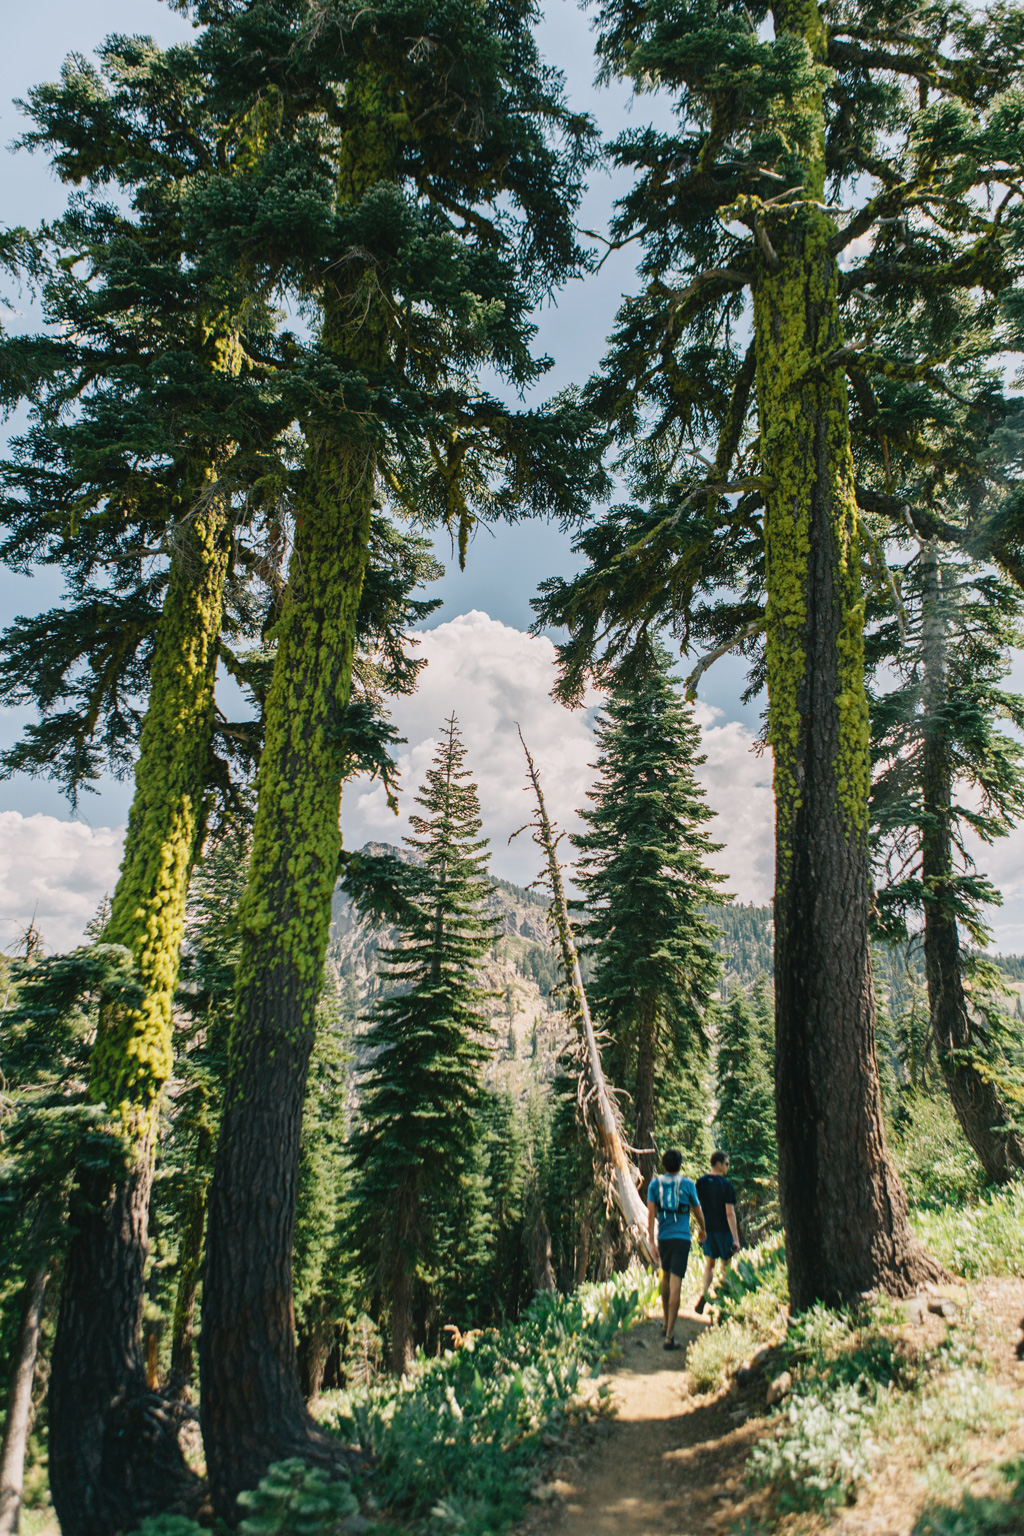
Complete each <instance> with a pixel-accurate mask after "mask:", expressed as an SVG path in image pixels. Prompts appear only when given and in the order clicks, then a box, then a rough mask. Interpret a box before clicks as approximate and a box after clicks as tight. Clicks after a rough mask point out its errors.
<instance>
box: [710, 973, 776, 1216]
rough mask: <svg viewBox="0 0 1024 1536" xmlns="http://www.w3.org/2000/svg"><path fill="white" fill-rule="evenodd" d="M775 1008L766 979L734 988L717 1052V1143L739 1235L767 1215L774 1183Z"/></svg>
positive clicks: (726, 1009) (772, 1198) (768, 1214)
mask: <svg viewBox="0 0 1024 1536" xmlns="http://www.w3.org/2000/svg"><path fill="white" fill-rule="evenodd" d="M773 1015H774V1005H773V998H772V995H771V986H770V983H769V981H768V978H767V977H762V978H760V980H759V981H757V982H755V984H754V987H753V989H752V993H749V994H748V993H747V992H746V990H745V989H744V988H742V987H739V988H737V990H736V991H735V992H734V993H733V995H732V997H731V998H730V999H729V1003H728V1006H727V1007H726V1008H725V1009H724V1010H723V1012H722V1015H721V1017H720V1023H719V1027H718V1039H717V1042H716V1051H715V1096H716V1099H717V1104H718V1108H717V1110H716V1112H715V1140H716V1141H717V1143H718V1145H719V1146H720V1147H721V1148H722V1149H723V1151H726V1152H728V1154H729V1159H730V1166H729V1176H730V1178H731V1179H732V1180H733V1181H734V1183H735V1184H736V1186H737V1190H736V1194H737V1199H738V1210H737V1214H738V1216H739V1219H740V1226H741V1231H742V1235H743V1237H744V1238H745V1239H746V1240H747V1241H749V1239H750V1237H751V1235H752V1233H753V1232H760V1231H761V1230H763V1228H764V1226H765V1224H766V1218H768V1217H769V1216H770V1214H771V1210H772V1206H773V1203H774V1200H775V1196H776V1184H777V1179H778V1150H777V1148H778V1142H777V1137H776V1131H775V1089H774V1085H773V1078H772V1057H773V1054H774V1039H773V1036H774V1018H773Z"/></svg>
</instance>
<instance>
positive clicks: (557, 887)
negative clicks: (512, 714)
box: [509, 725, 654, 1261]
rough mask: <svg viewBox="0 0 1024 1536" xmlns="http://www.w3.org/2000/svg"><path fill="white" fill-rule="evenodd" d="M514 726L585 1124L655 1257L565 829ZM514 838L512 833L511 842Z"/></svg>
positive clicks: (627, 1213)
mask: <svg viewBox="0 0 1024 1536" xmlns="http://www.w3.org/2000/svg"><path fill="white" fill-rule="evenodd" d="M516 730H517V731H518V732H519V740H520V741H521V742H522V745H523V751H524V752H525V753H526V766H527V775H528V777H529V780H530V784H531V785H532V787H533V792H534V795H535V796H536V799H537V809H536V811H535V812H534V815H533V816H532V818H531V819H530V821H528V822H527V823H526V826H528V827H532V829H533V831H532V835H533V841H534V842H535V843H536V844H537V846H538V848H540V849H541V850H542V852H543V854H544V859H545V863H546V865H547V879H548V883H549V885H550V887H551V907H550V909H549V910H550V917H551V921H552V924H553V926H554V929H555V932H556V934H557V937H558V947H559V949H560V951H561V956H562V969H563V970H564V972H565V979H566V983H567V986H568V989H569V1008H568V1013H569V1017H570V1019H571V1020H572V1021H573V1022H574V1024H575V1027H576V1029H577V1031H578V1033H579V1035H580V1037H581V1044H582V1046H583V1063H582V1067H583V1071H582V1080H581V1082H580V1095H579V1097H580V1103H581V1105H582V1106H583V1107H584V1116H583V1118H584V1123H585V1125H586V1129H587V1133H588V1136H589V1138H590V1140H591V1143H592V1144H595V1142H596V1146H597V1147H598V1148H599V1150H600V1153H601V1156H602V1159H603V1162H604V1175H605V1178H606V1180H607V1184H608V1190H609V1193H610V1195H611V1198H612V1200H613V1201H614V1202H615V1204H616V1205H617V1206H618V1208H619V1211H620V1213H621V1215H622V1218H623V1220H624V1222H625V1223H626V1227H627V1229H629V1230H630V1231H631V1233H632V1236H633V1240H634V1242H635V1243H636V1244H637V1246H638V1247H639V1248H640V1250H641V1252H642V1253H644V1254H645V1255H646V1257H647V1258H648V1259H650V1260H652V1261H653V1258H654V1255H653V1254H652V1252H651V1250H650V1247H649V1245H648V1241H647V1212H646V1209H645V1207H644V1204H643V1201H642V1200H641V1199H640V1194H639V1191H638V1189H637V1185H638V1183H639V1181H640V1171H639V1169H638V1168H636V1167H635V1166H634V1164H633V1163H632V1162H631V1161H630V1159H629V1157H628V1156H627V1154H626V1147H625V1142H624V1139H623V1135H622V1127H621V1123H620V1119H619V1115H618V1112H617V1110H616V1108H615V1104H614V1102H613V1099H612V1096H611V1093H610V1092H609V1090H608V1085H607V1082H606V1079H605V1075H604V1071H603V1069H602V1067H601V1052H600V1050H599V1049H598V1044H597V1037H596V1035H595V1034H594V1025H593V1022H592V1020H591V1017H590V1009H589V1007H588V1005H587V995H586V992H585V991H584V989H583V976H582V973H581V971H580V960H579V955H578V953H577V950H576V942H575V940H574V938H573V933H572V925H571V923H570V920H569V907H568V903H567V901H566V899H565V886H564V885H563V883H562V866H561V865H560V864H559V862H558V844H559V843H560V842H561V839H562V836H563V834H562V833H556V832H555V829H554V827H553V825H552V823H551V820H550V817H549V816H548V812H547V806H546V805H545V803H544V793H543V790H542V789H541V787H540V775H539V773H538V771H537V765H536V764H535V763H534V761H533V758H532V757H531V756H530V750H529V748H528V747H527V745H526V742H525V740H524V739H523V732H522V729H521V728H520V727H519V726H518V725H517V726H516ZM522 831H525V827H520V828H519V829H518V831H517V832H513V834H512V837H518V835H519V832H522ZM511 841H512V838H511V837H510V838H509V842H511ZM590 1104H593V1105H594V1106H595V1108H596V1112H597V1113H596V1119H595V1118H592V1117H591V1116H588V1115H587V1114H586V1106H587V1105H590ZM595 1131H596V1136H595Z"/></svg>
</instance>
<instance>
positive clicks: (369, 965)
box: [327, 843, 566, 1093]
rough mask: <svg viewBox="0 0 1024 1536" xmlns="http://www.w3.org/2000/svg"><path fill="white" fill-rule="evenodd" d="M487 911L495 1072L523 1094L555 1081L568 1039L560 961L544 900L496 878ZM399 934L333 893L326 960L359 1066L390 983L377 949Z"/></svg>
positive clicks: (377, 847)
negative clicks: (371, 1015)
mask: <svg viewBox="0 0 1024 1536" xmlns="http://www.w3.org/2000/svg"><path fill="white" fill-rule="evenodd" d="M360 851H361V852H364V853H375V854H382V853H390V854H394V855H396V856H397V857H399V858H403V859H408V858H409V857H410V854H409V852H408V850H404V849H400V848H395V847H393V846H391V845H390V844H388V843H368V844H367V845H366V846H365V848H363V849H361V850H360ZM487 910H488V912H489V914H490V916H491V917H493V918H494V919H495V921H496V923H497V924H498V926H499V932H498V937H497V939H496V940H495V943H494V944H493V946H492V948H491V953H490V956H489V958H488V961H487V964H486V966H485V967H484V971H483V976H482V981H483V985H484V986H485V987H487V988H489V989H490V990H491V991H492V992H493V994H494V997H493V1000H492V1003H491V1013H490V1017H491V1025H492V1028H493V1029H494V1032H495V1045H496V1051H495V1058H494V1063H493V1066H492V1071H491V1074H490V1075H491V1076H492V1078H493V1079H494V1080H495V1081H497V1082H500V1083H501V1084H502V1085H503V1086H507V1087H510V1088H512V1089H513V1090H514V1091H515V1092H517V1093H526V1092H528V1091H529V1090H530V1088H531V1086H534V1085H536V1084H538V1083H542V1082H547V1081H549V1080H550V1079H551V1077H552V1076H553V1075H554V1071H555V1063H556V1060H557V1057H558V1053H559V1051H560V1049H561V1047H562V1045H563V1043H564V1041H565V1031H566V1023H565V1017H564V1014H563V1013H562V1010H561V1008H560V1007H559V1005H558V1002H557V999H555V998H553V997H552V992H553V991H554V988H555V987H556V985H557V983H558V966H557V963H556V961H555V954H554V950H553V948H552V946H551V939H550V935H549V932H548V924H547V916H546V913H547V901H546V899H545V897H544V896H543V895H541V894H539V893H538V892H535V891H527V890H523V889H522V887H521V886H518V885H512V884H511V883H510V882H509V881H508V880H494V881H493V882H492V887H491V894H490V897H489V899H488V902H487ZM397 938H398V933H397V931H396V930H395V929H394V928H390V927H376V926H374V925H373V924H372V923H368V922H366V921H365V920H364V919H362V918H361V917H360V916H359V914H358V913H357V912H356V910H355V908H354V906H353V905H352V902H351V901H350V899H349V898H348V896H346V895H345V893H344V892H343V891H342V890H340V889H338V890H336V891H335V893H334V900H333V902H332V906H331V935H330V940H329V942H328V946H327V964H328V966H329V967H330V969H331V970H332V971H333V972H334V975H335V977H336V979H337V983H338V991H339V994H340V998H341V1004H342V1009H343V1012H344V1014H345V1015H346V1017H347V1019H348V1022H349V1023H350V1025H351V1026H352V1029H353V1037H354V1048H355V1055H356V1061H357V1064H358V1063H359V1061H360V1056H361V1052H360V1038H361V1036H362V1035H363V1034H364V1033H365V1028H366V1026H365V1022H364V1021H363V1019H362V1017H361V1015H363V1014H364V1013H365V1012H366V1010H367V1008H368V1007H369V1006H371V1005H372V1003H373V1001H374V999H375V998H377V997H379V996H381V994H382V993H383V991H384V988H385V986H386V985H387V982H386V977H385V975H384V973H383V972H382V971H381V969H380V966H379V956H380V952H381V950H382V949H386V948H387V947H388V946H389V945H391V944H394V943H395V942H396V940H397Z"/></svg>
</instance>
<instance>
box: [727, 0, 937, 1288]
mask: <svg viewBox="0 0 1024 1536" xmlns="http://www.w3.org/2000/svg"><path fill="white" fill-rule="evenodd" d="M774 16H775V32H776V37H781V36H782V35H783V34H784V33H788V34H790V35H791V36H794V37H796V38H800V39H802V40H803V41H804V42H805V43H806V44H807V46H808V47H809V49H810V51H811V53H812V55H813V56H814V57H816V58H817V59H818V60H819V61H820V60H821V59H823V57H824V48H825V35H824V28H823V26H822V23H821V20H820V17H819V15H818V10H817V6H816V4H815V3H814V0H791V3H788V4H778V5H776V6H775V7H774ZM792 136H793V142H794V144H795V145H799V146H800V154H799V160H798V167H799V173H798V174H802V179H803V193H804V196H803V198H801V199H800V200H799V201H795V202H792V203H789V204H783V205H781V206H779V207H778V208H776V209H774V210H772V212H771V214H770V217H769V216H765V217H764V226H763V228H764V235H765V239H764V241H763V243H762V248H761V252H760V254H759V257H758V263H759V266H758V272H757V276H756V279H755V283H754V321H755V342H756V350H757V391H758V406H759V416H760V428H761V448H762V455H763V464H764V473H765V480H766V497H765V546H766V585H767V597H768V600H767V648H768V649H767V658H768V693H769V739H770V742H771V745H772V748H773V752H774V760H775V770H774V784H775V804H776V872H775V995H776V1103H777V1116H778V1134H779V1186H780V1189H779V1192H780V1200H781V1205H782V1213H783V1220H784V1225H785V1233H786V1255H787V1263H788V1268H789V1288H790V1304H791V1306H792V1307H793V1308H794V1310H797V1311H799V1310H802V1309H803V1308H806V1307H808V1306H810V1305H811V1304H812V1303H813V1302H815V1301H818V1300H820V1301H824V1302H827V1303H835V1302H838V1301H840V1300H841V1299H842V1298H844V1297H849V1296H851V1295H853V1294H855V1293H857V1292H860V1291H866V1290H870V1289H872V1288H879V1289H883V1290H886V1291H889V1292H891V1293H893V1294H896V1295H906V1294H908V1293H910V1292H912V1291H913V1290H914V1288H915V1287H916V1286H917V1285H918V1284H919V1283H920V1282H921V1281H923V1280H925V1279H927V1278H930V1277H934V1276H936V1275H937V1274H938V1269H937V1267H936V1266H935V1265H933V1264H932V1262H931V1261H930V1260H929V1259H928V1258H927V1256H926V1255H925V1253H924V1252H923V1250H922V1249H921V1248H920V1246H919V1245H918V1244H917V1243H916V1241H915V1240H914V1238H913V1237H912V1235H911V1232H910V1227H909V1222H908V1209H907V1200H906V1196H905V1194H904V1191H903V1188H902V1185H901V1184H900V1181H899V1178H898V1176H897V1173H896V1170H895V1167H894V1166H893V1164H892V1161H891V1160H890V1158H889V1155H888V1152H887V1150H886V1145H885V1136H884V1131H883V1125H882V1097H881V1090H880V1086H879V1080H878V1065H877V1058H876V1050H875V1004H874V989H873V986H872V974H871V952H870V946H869V936H868V916H869V908H870V899H871V886H870V867H869V858H868V840H867V830H868V827H867V823H868V818H867V803H868V791H869V776H870V768H869V753H868V710H867V699H866V694H865V687H864V674H863V666H864V660H863V619H864V610H863V600H862V595H861V590H860V575H859V558H858V548H857V510H856V501H855V495H854V479H853V462H852V456H851V450H850V434H849V416H848V408H847V400H846V386H845V379H844V377H843V375H842V372H841V370H840V369H839V368H838V367H837V366H836V365H835V363H834V361H833V360H832V355H833V354H834V353H835V351H836V350H837V349H838V348H840V347H841V346H842V333H841V328H840V320H839V306H838V287H839V273H838V267H837V264H836V260H835V258H834V256H833V255H832V253H831V251H830V250H829V248H828V242H829V239H830V238H831V236H832V234H833V232H834V229H833V224H832V221H831V218H830V217H829V215H828V214H827V213H826V212H825V211H824V210H823V209H822V208H821V207H820V206H819V205H820V203H822V202H823V201H824V114H823V111H822V98H821V94H820V88H819V87H815V88H814V89H811V90H808V91H805V92H804V95H803V98H802V99H801V100H799V101H795V102H794V121H793V124H792ZM793 158H794V159H797V156H796V154H794V157H793ZM796 179H798V175H790V176H788V177H787V181H789V182H790V183H792V181H793V180H796ZM753 216H754V218H755V219H758V220H759V219H760V218H761V217H762V216H761V215H760V214H758V213H756V212H755V213H754V215H753Z"/></svg>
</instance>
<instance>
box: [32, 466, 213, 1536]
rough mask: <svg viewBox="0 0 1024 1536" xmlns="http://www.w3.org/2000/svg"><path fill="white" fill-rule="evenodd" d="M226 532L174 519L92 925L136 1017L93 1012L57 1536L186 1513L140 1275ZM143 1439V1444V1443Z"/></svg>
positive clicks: (72, 1252)
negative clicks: (112, 875) (93, 1119)
mask: <svg viewBox="0 0 1024 1536" xmlns="http://www.w3.org/2000/svg"><path fill="white" fill-rule="evenodd" d="M230 546H231V533H230V524H229V520H228V514H227V511H226V509H225V507H224V506H223V504H222V502H221V500H220V498H219V497H217V496H215V495H213V496H211V495H209V494H207V495H206V496H204V497H203V499H202V500H201V502H200V507H199V510H198V511H194V512H193V511H188V512H187V513H186V515H185V517H183V519H182V521H181V523H180V525H179V527H178V530H177V534H176V538H175V542H174V545H173V548H172V553H171V565H170V575H169V580H168V586H167V593H166V597H165V600H164V607H163V611H162V614H161V618H160V627H159V631H158V634H157V640H156V646H155V650H154V655H153V665H152V673H151V690H150V697H149V704H148V708H147V711H146V718H145V721H144V723H143V728H142V736H141V742H140V750H139V761H138V765H137V767H136V771H135V794H134V797H133V800H132V807H131V812H130V814H129V819H128V831H127V835H126V839H125V852H124V858H123V861H122V864H121V871H120V875H119V876H118V882H117V887H116V889H115V891H114V897H113V901H112V904H111V913H110V920H109V922H108V924H107V927H106V929H105V931H104V935H103V937H104V940H105V941H106V942H108V943H114V944H123V945H125V946H126V948H128V949H129V950H130V951H131V952H132V954H133V955H134V957H135V961H136V964H137V966H138V971H139V976H140V979H141V981H142V983H143V985H144V987H145V993H146V997H145V1002H144V1004H143V1006H142V1007H141V1008H140V1009H138V1010H137V1011H136V1010H128V1009H124V1008H118V1009H114V1008H105V1009H102V1010H101V1014H100V1022H99V1029H98V1033H97V1037H96V1044H95V1048H94V1051H93V1056H92V1064H91V1074H90V1082H89V1092H90V1095H91V1097H92V1099H93V1101H94V1102H95V1103H99V1104H105V1105H106V1107H107V1110H108V1112H109V1114H110V1118H111V1122H112V1124H113V1126H114V1128H115V1129H116V1130H117V1131H118V1132H119V1133H120V1134H121V1135H122V1137H123V1138H124V1142H125V1146H126V1152H127V1158H128V1164H127V1169H126V1173H125V1176H124V1177H123V1178H122V1179H119V1180H118V1181H117V1182H116V1183H115V1184H114V1185H113V1186H110V1185H109V1183H108V1182H107V1180H106V1179H105V1177H104V1176H94V1177H92V1178H90V1177H88V1176H85V1177H83V1179H82V1181H81V1187H80V1189H79V1191H78V1193H77V1196H76V1200H75V1207H74V1211H73V1221H74V1226H75V1235H74V1237H73V1239H72V1241H71V1245H70V1247H69V1249H68V1254H67V1259H66V1261H65V1266H64V1278H63V1285H62V1288H61V1298H60V1311H59V1315H58V1322H57V1337H56V1341H55V1344H54V1350H53V1360H52V1366H51V1373H50V1389H49V1423H50V1486H51V1489H52V1492H53V1501H54V1505H55V1508H56V1510H57V1515H58V1518H59V1520H60V1523H61V1530H62V1532H63V1533H64V1536H109V1533H110V1532H111V1531H115V1530H131V1529H133V1528H134V1527H135V1526H136V1525H138V1524H139V1522H140V1521H141V1520H142V1519H143V1518H144V1517H145V1516H146V1515H150V1514H156V1513H159V1512H160V1511H162V1510H164V1509H168V1508H174V1507H182V1505H183V1503H184V1504H185V1505H187V1503H188V1501H189V1499H190V1497H191V1495H192V1493H193V1492H194V1491H195V1489H196V1488H197V1487H198V1480H197V1479H196V1478H195V1477H194V1476H193V1475H192V1474H191V1473H190V1472H189V1471H188V1469H187V1467H186V1465H185V1463H184V1461H183V1459H182V1458H181V1455H180V1452H179V1449H178V1444H177V1435H176V1419H175V1416H174V1414H173V1412H168V1411H167V1410H166V1409H165V1408H164V1406H162V1405H161V1404H160V1403H159V1402H158V1401H156V1400H155V1399H153V1398H152V1394H150V1393H149V1392H148V1389H147V1384H146V1373H145V1363H144V1360H143V1356H142V1339H141V1327H142V1305H143V1289H142V1284H143V1270H144V1267H145V1262H146V1253H147V1246H148V1226H149V1198H150V1189H151V1185H152V1178H153V1158H154V1151H155V1139H156V1130H157V1118H158V1113H159V1103H160V1095H161V1091H162V1089H163V1085H164V1083H165V1082H166V1080H167V1078H168V1076H169V1074H170V1071H171V1064H172V1036H171V1028H172V1026H171V1005H172V1001H173V996H174V988H175V985H176V982H177V975H178V957H179V952H180V948H181V940H182V934H183V931H184V922H185V899H186V894H187V890H188V880H189V874H190V871H191V868H192V863H193V860H194V857H195V852H196V844H197V839H198V837H199V835H200V830H201V826H202V820H203V804H204V798H205V785H206V781H207V769H208V761H209V753H210V743H211V735H212V729H213V709H214V684H215V679H216V666H217V642H218V636H219V633H220V625H221V605H222V594H223V588H224V581H225V577H226V574H227V570H228V562H229V553H230ZM144 1443H145V1448H143V1446H144Z"/></svg>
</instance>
